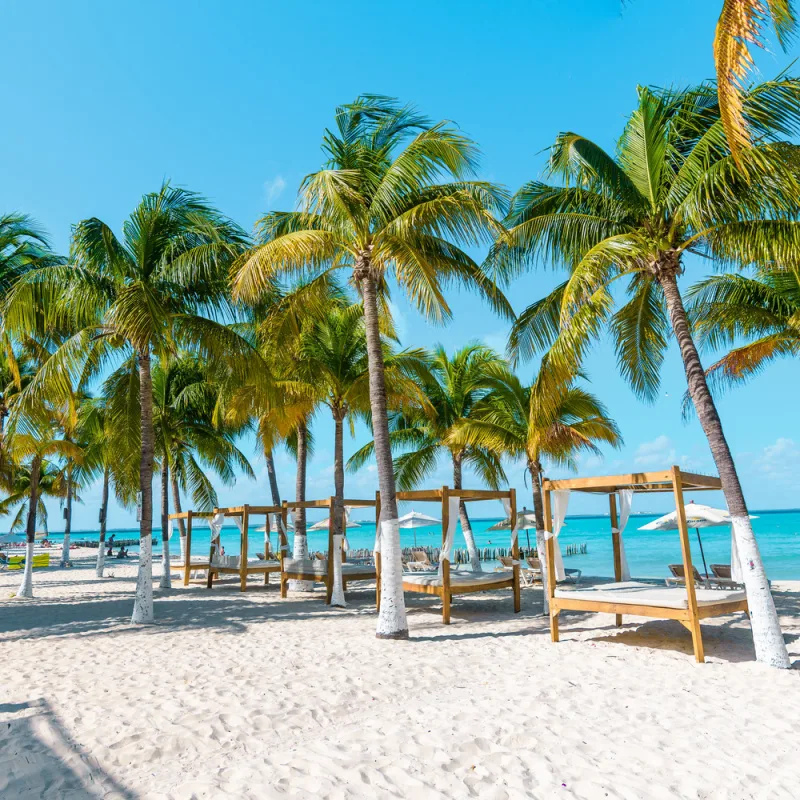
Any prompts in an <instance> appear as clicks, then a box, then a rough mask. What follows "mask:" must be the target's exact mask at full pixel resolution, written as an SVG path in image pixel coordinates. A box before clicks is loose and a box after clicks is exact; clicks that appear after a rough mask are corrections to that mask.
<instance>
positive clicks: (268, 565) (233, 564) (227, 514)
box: [206, 505, 283, 592]
mask: <svg viewBox="0 0 800 800" xmlns="http://www.w3.org/2000/svg"><path fill="white" fill-rule="evenodd" d="M261 515H263V516H264V517H265V519H266V522H265V525H266V526H267V530H269V525H270V517H271V516H273V515H276V516H277V517H280V518H282V517H283V508H282V507H281V506H251V505H243V506H235V507H231V508H215V509H214V519H215V521H216V523H217V524H218V525H220V527H221V526H222V523H223V522H224V520H225V519H233V520H234V521H235V522H236V524H237V526H238V527H239V541H240V547H239V555H238V556H227V555H226V556H220V555H219V553H218V548H217V544H216V540H215V539H214V538H212V540H211V552H210V554H209V557H208V560H209V563H210V568H209V571H208V581H207V584H206V585H207V586H208V588H209V589H211V588H212V586H213V583H214V576H215V575H217V576H219V575H238V576H239V588H240V589H241V591H243V592H246V591H247V576H248V575H263V576H264V583H265V584H266V583H269V576H270V573H272V572H280V571H281V555H280V553H279V554H278V558H277V559H275V560H272V559H270V558H269V555H270V554H269V553H268V552H265V553H264V558H263V559H262V558H258V559H250V558H249V557H248V552H249V551H248V548H249V531H248V528H249V526H250V520H251V519H252V517H254V516H261Z"/></svg>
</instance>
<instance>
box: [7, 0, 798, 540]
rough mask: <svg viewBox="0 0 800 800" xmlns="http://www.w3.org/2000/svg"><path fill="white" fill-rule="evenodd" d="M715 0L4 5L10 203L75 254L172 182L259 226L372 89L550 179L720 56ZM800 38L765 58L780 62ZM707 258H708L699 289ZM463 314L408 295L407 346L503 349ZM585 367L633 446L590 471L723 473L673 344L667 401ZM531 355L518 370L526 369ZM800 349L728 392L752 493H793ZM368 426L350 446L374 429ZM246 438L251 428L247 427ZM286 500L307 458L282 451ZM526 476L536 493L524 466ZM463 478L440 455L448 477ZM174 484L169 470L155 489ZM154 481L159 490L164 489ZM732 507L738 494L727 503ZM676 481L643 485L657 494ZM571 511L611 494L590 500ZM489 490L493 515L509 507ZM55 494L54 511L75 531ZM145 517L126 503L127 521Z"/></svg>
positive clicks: (227, 491) (315, 490)
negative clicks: (553, 154)
mask: <svg viewBox="0 0 800 800" xmlns="http://www.w3.org/2000/svg"><path fill="white" fill-rule="evenodd" d="M719 5H720V3H719V2H717V1H716V0H711V1H708V0H707V1H706V2H702V3H698V2H696V1H695V2H685V0H670V2H666V0H663V2H662V1H656V0H638V2H627V3H625V4H624V5H623V3H622V2H621V0H574V1H573V2H563V0H560V1H559V0H533V1H531V0H518V2H495V3H488V2H483V3H481V2H474V1H470V0H461V2H455V0H440V1H439V2H436V3H429V2H420V1H419V0H413V1H412V2H404V3H382V4H376V3H373V2H369V3H368V2H366V1H364V2H351V1H350V2H349V1H347V0H343V1H342V2H338V3H325V2H307V3H304V4H303V5H302V8H301V7H299V6H298V5H297V4H295V3H289V2H279V3H278V2H257V1H256V0H250V1H245V0H238V1H237V0H234V1H233V2H227V3H221V2H209V1H208V0H206V1H202V0H201V1H200V2H198V1H197V0H194V2H187V1H186V0H172V1H171V2H170V3H163V2H153V1H152V0H145V1H143V2H135V3H134V2H131V1H130V0H124V1H123V0H120V1H119V2H116V3H103V2H100V1H99V0H97V1H96V2H78V0H76V1H75V2H72V3H61V2H33V1H32V2H16V1H15V0H11V2H7V3H5V4H4V11H3V33H4V35H3V47H2V49H0V72H1V74H3V75H4V76H5V81H4V93H5V98H4V102H3V109H4V114H3V124H2V125H0V211H3V212H4V211H22V212H25V213H28V214H32V215H33V216H34V217H35V218H36V219H38V220H39V222H40V223H41V224H42V225H44V226H45V227H46V228H47V230H48V231H49V232H50V234H51V236H52V239H53V242H54V244H55V246H56V247H57V248H58V249H60V250H62V251H65V250H66V249H67V246H68V242H69V232H70V225H71V224H73V223H75V222H77V221H79V220H80V219H83V218H85V217H89V216H98V217H100V218H102V219H103V220H105V221H106V222H108V223H109V224H111V225H112V227H114V228H115V229H119V227H120V226H121V223H122V221H123V219H124V218H125V216H126V215H127V214H128V213H129V211H130V210H131V209H132V208H133V207H134V205H135V204H136V202H137V201H138V199H139V198H140V197H141V195H142V194H143V193H145V192H147V191H151V190H153V189H154V188H156V187H157V186H158V185H159V184H160V182H161V181H162V179H164V178H170V179H171V180H172V181H173V182H174V183H177V184H180V185H183V186H186V187H188V188H191V189H194V190H197V191H200V192H202V193H204V194H205V195H206V196H208V197H209V198H210V199H211V200H212V201H213V202H214V203H215V204H216V205H217V206H218V207H219V208H220V209H222V210H223V211H224V212H225V213H226V214H228V215H229V216H231V217H233V218H234V219H236V220H237V221H238V222H239V223H240V224H242V225H243V226H245V227H246V228H250V227H251V226H252V224H253V223H254V221H255V220H256V219H257V218H258V217H259V215H260V214H262V213H263V212H264V211H266V210H268V209H272V208H288V207H291V206H292V205H293V203H294V197H295V192H296V188H297V186H298V184H299V181H300V179H301V178H302V177H303V175H305V174H306V173H308V172H310V171H312V170H314V169H316V168H318V167H319V165H320V161H321V156H320V150H319V143H320V139H321V135H322V131H323V129H324V128H325V126H326V125H329V124H330V123H331V121H332V115H333V110H334V107H335V106H336V105H337V104H339V103H343V102H347V101H349V100H351V99H353V98H354V97H355V96H356V95H358V94H359V93H362V92H372V93H380V94H387V95H393V96H396V97H399V98H400V99H402V100H403V101H407V102H414V103H416V104H417V105H418V106H419V108H420V109H421V110H423V111H424V112H425V113H427V114H428V115H429V116H431V117H433V118H435V119H442V118H447V119H451V120H453V121H455V122H456V123H457V124H458V125H459V126H460V127H461V128H462V129H463V130H464V131H465V132H466V133H468V134H469V135H470V136H472V137H473V138H474V139H475V140H476V141H477V142H478V143H479V144H480V146H481V148H482V151H483V153H484V158H483V166H482V170H481V176H482V177H483V178H485V179H488V180H492V181H496V182H499V183H503V184H505V185H507V186H508V187H510V188H511V189H516V188H517V187H518V186H519V185H520V184H521V183H522V182H524V181H525V180H529V179H531V178H534V177H537V176H539V175H540V173H541V169H542V165H543V155H542V150H543V148H545V147H547V146H548V145H549V144H550V143H551V142H552V141H553V139H554V137H555V136H556V134H557V133H558V132H559V131H563V130H574V131H577V132H580V133H581V134H583V135H586V136H589V137H591V138H593V139H594V140H595V141H597V142H598V143H600V144H602V145H603V146H605V147H608V148H611V147H613V143H614V140H615V139H616V137H617V135H618V134H619V131H620V130H621V126H622V124H623V122H624V118H625V116H626V114H627V113H628V112H629V111H630V110H631V108H632V107H633V105H634V102H635V89H636V85H637V84H656V85H670V84H674V85H687V84H690V83H693V82H697V81H699V80H702V79H704V78H707V77H709V76H711V75H712V73H713V61H712V54H711V42H712V38H713V33H714V25H715V22H716V14H717V13H718V8H719ZM793 55H796V54H792V53H790V54H789V55H784V54H783V53H781V52H780V51H779V50H776V51H775V52H766V53H765V54H763V55H762V56H761V57H760V59H759V66H760V68H761V71H762V75H763V76H764V77H770V76H772V75H774V74H775V73H776V72H778V71H779V70H780V69H782V68H784V67H785V66H786V65H787V64H788V63H789V62H790V60H791V57H792V56H793ZM707 270H708V267H707V266H706V265H702V264H700V265H698V264H692V265H690V268H689V270H688V272H687V275H686V277H685V278H684V279H683V283H684V285H686V286H688V285H689V284H690V283H691V282H692V281H694V280H697V279H698V278H700V277H702V276H703V275H704V274H705V273H706V272H707ZM556 279H557V275H555V274H553V273H548V272H537V273H530V274H528V275H526V276H524V277H522V278H520V279H519V280H518V281H517V282H516V283H515V284H514V286H513V287H512V288H511V290H510V291H509V297H510V298H511V299H512V302H513V303H514V305H515V308H516V309H517V310H521V309H522V308H523V307H524V306H525V305H527V304H528V303H530V302H532V301H533V300H535V299H537V298H539V297H541V296H542V295H543V294H544V293H545V292H546V291H547V290H548V289H549V288H550V287H551V286H552V285H553V284H554V282H555V281H556ZM450 297H451V300H452V306H453V310H454V314H455V317H454V320H453V322H451V323H450V324H449V325H447V326H445V327H438V328H436V327H432V326H430V325H428V324H427V323H426V322H425V321H424V320H422V319H421V318H420V317H419V315H417V314H416V312H415V311H413V310H412V309H411V308H410V307H409V306H408V304H407V303H405V302H404V300H403V298H402V297H400V296H399V295H397V294H396V295H395V298H394V299H395V306H396V313H397V317H398V326H399V329H400V331H401V333H402V334H403V341H404V344H407V345H410V346H413V345H429V344H431V343H433V342H436V341H440V342H443V343H444V344H445V345H446V346H447V347H448V348H450V349H454V348H456V347H458V346H459V345H461V344H463V343H465V342H467V341H470V340H482V341H485V342H486V343H488V344H491V345H492V346H495V347H498V348H502V347H503V346H504V344H505V336H506V331H507V327H506V325H505V324H504V323H503V322H502V321H500V320H499V319H498V318H497V317H495V316H493V315H492V313H491V312H490V311H489V310H488V309H487V308H486V307H485V306H483V305H482V303H481V302H480V301H479V300H477V299H476V298H475V297H471V296H466V295H460V294H457V293H453V294H452V295H451V296H450ZM588 370H589V374H590V378H591V381H592V387H593V389H594V391H595V392H596V393H597V394H598V395H599V396H600V398H601V399H602V400H603V401H604V402H605V403H606V404H607V405H608V407H609V409H610V412H611V414H612V415H613V416H614V417H615V418H616V420H617V421H618V423H619V424H620V427H621V429H622V432H623V435H624V437H625V446H624V448H623V449H621V450H620V451H617V452H610V453H608V454H607V455H606V457H605V459H604V461H599V460H597V459H593V458H592V459H586V460H584V462H583V463H582V465H581V470H582V472H583V473H584V474H593V473H594V474H597V473H601V472H605V471H608V472H618V471H628V470H632V469H643V468H659V467H663V466H666V465H669V464H672V463H677V464H679V465H682V466H685V467H686V468H687V469H696V470H699V471H708V472H711V471H713V464H712V462H711V459H710V455H709V452H708V448H707V446H706V444H705V440H704V438H703V436H702V433H701V431H700V428H699V426H698V425H697V423H696V422H695V421H690V422H689V423H688V424H686V423H684V422H683V421H682V419H681V414H680V403H681V397H682V394H683V391H684V388H685V380H684V376H683V371H682V367H681V365H680V362H679V359H678V357H677V352H676V349H675V348H674V346H673V348H672V349H671V351H670V355H669V358H668V360H667V363H666V365H665V369H664V375H663V377H664V380H663V391H662V394H661V397H660V398H659V400H658V401H657V402H656V404H655V405H653V406H646V405H643V404H642V403H640V402H639V401H638V400H636V399H635V398H634V397H633V395H632V394H631V392H630V390H629V389H628V388H627V386H626V385H625V384H624V382H623V381H622V380H621V379H620V377H619V376H618V374H617V371H616V367H615V360H614V355H613V352H612V351H611V349H610V348H609V347H608V346H607V345H606V344H605V343H601V344H600V345H598V347H597V348H596V350H595V352H594V353H593V354H592V356H591V358H590V360H589V363H588ZM530 373H531V369H530V368H526V367H524V366H523V367H522V368H521V369H520V374H521V375H522V376H523V377H525V376H527V375H530ZM799 384H800V382H799V381H798V378H797V370H796V364H792V363H790V362H788V361H787V362H784V363H782V364H776V365H774V366H772V367H770V368H769V369H768V370H767V371H766V372H765V373H764V375H763V376H761V377H759V378H758V380H757V381H755V382H754V383H752V384H751V385H749V386H747V387H744V388H742V389H739V390H737V391H736V392H733V393H730V394H728V395H727V396H725V397H723V398H721V400H720V409H721V413H722V418H723V424H724V425H725V429H726V432H727V435H728V438H729V440H730V443H731V447H732V449H733V451H734V454H735V456H736V458H737V462H738V464H739V468H740V471H741V474H742V478H743V481H744V483H745V490H746V495H747V497H748V500H749V503H750V505H751V507H753V508H774V507H790V506H797V505H798V501H797V498H796V494H797V489H798V484H800V480H799V479H798V477H797V476H798V474H800V435H798V434H797V433H796V431H795V420H796V415H795V414H794V408H795V402H794V401H792V400H791V398H792V397H796V396H797V391H798V388H800V385H799ZM315 430H316V436H317V453H316V456H315V458H314V460H313V463H312V464H311V465H310V469H309V496H314V495H316V496H325V495H328V494H330V493H331V491H332V467H331V462H332V449H333V433H332V426H331V424H330V422H329V420H328V419H327V418H326V417H325V416H324V415H322V414H321V415H320V416H319V418H318V419H317V421H316V423H315ZM365 436H366V433H365V432H364V431H363V430H362V431H360V432H359V436H358V438H357V439H356V441H354V442H347V443H346V448H347V453H348V454H349V452H352V451H353V450H354V449H355V448H356V447H357V446H358V445H359V444H360V443H361V442H363V441H364V440H365ZM244 447H245V449H246V450H247V451H248V452H249V451H251V450H252V448H251V445H250V444H249V443H245V444H244ZM253 463H254V467H255V470H256V472H257V474H258V476H259V478H258V481H257V482H256V483H251V482H248V481H244V480H243V481H240V482H239V483H238V484H237V486H235V487H233V488H224V487H221V488H220V499H221V502H223V503H228V502H231V503H234V502H235V503H239V502H243V501H245V502H246V501H249V502H259V501H263V500H264V498H265V497H266V496H267V491H268V490H267V486H266V481H265V472H264V469H263V462H262V461H260V460H259V459H258V457H257V456H256V455H254V458H253ZM278 466H279V469H280V475H279V479H280V484H281V490H282V492H283V494H284V496H286V497H288V496H289V492H290V491H293V486H294V464H293V462H292V461H291V459H290V458H289V457H288V456H287V455H286V454H280V455H279V457H278ZM511 477H512V479H513V480H512V482H513V484H514V485H515V486H517V488H518V490H519V491H520V492H521V493H522V494H521V495H520V496H521V498H527V497H528V495H529V490H527V489H525V487H524V484H523V479H522V474H521V472H520V471H519V470H516V469H515V470H511ZM450 481H451V475H450V474H449V471H448V469H447V465H445V464H442V465H441V469H440V471H439V473H437V475H436V476H434V477H433V478H432V480H431V485H441V484H442V483H447V482H450ZM156 489H157V485H156ZM374 489H375V475H374V471H371V470H369V469H367V470H364V471H363V472H362V473H361V474H360V475H358V476H355V477H353V478H348V491H347V493H348V495H351V496H353V495H355V494H359V493H367V492H371V491H374ZM156 496H157V495H156ZM98 499H99V490H98V487H91V488H89V489H88V490H87V491H86V492H85V493H84V500H85V503H84V505H82V506H78V508H77V509H76V514H75V517H76V519H75V527H76V528H78V529H80V528H87V527H94V524H95V521H96V519H97V504H98ZM715 501H716V502H721V500H720V499H719V498H715ZM665 504H668V500H667V499H666V498H660V499H658V498H646V499H643V500H642V503H641V508H642V509H648V510H650V509H660V508H662V507H664V505H665ZM571 510H573V511H576V512H577V511H586V512H589V511H593V510H603V506H602V505H601V502H600V501H599V500H597V499H595V498H581V499H580V500H576V501H575V503H574V504H573V508H572V509H571ZM499 511H500V509H499V506H498V507H497V508H493V507H490V506H487V508H486V509H485V510H482V511H481V512H478V513H479V514H480V515H487V516H488V515H496V514H498V513H499ZM57 516H58V511H57V509H56V508H55V507H54V508H53V513H52V516H51V525H52V527H53V528H54V529H56V528H60V523H59V521H57ZM133 519H134V517H133V515H132V514H131V513H130V512H128V511H126V510H124V509H121V508H116V507H115V508H112V509H111V512H110V518H109V521H110V525H111V526H112V527H122V526H125V525H127V524H129V523H130V522H131V521H132V520H133Z"/></svg>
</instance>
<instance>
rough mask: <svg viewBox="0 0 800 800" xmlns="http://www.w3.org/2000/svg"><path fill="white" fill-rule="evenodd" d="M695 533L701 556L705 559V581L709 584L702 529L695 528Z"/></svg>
mask: <svg viewBox="0 0 800 800" xmlns="http://www.w3.org/2000/svg"><path fill="white" fill-rule="evenodd" d="M694 532H695V533H696V534H697V544H699V545H700V556H701V557H702V559H703V569H704V570H705V574H706V577H705V580H706V583H708V567H707V566H706V554H705V553H704V552H703V540H702V539H701V538H700V528H695V529H694Z"/></svg>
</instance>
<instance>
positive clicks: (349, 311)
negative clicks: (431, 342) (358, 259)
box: [298, 302, 423, 606]
mask: <svg viewBox="0 0 800 800" xmlns="http://www.w3.org/2000/svg"><path fill="white" fill-rule="evenodd" d="M298 355H299V359H298V364H299V365H300V366H301V368H302V369H301V373H302V377H303V380H304V383H305V384H306V385H307V386H308V387H309V393H311V392H313V393H315V394H316V397H317V401H318V402H319V403H320V404H321V405H324V406H327V407H328V409H329V410H330V412H331V416H332V417H333V424H334V447H333V452H334V456H333V482H334V498H335V499H334V508H333V533H334V535H341V534H342V533H343V532H344V531H343V527H342V525H343V520H344V511H345V509H344V426H345V423H349V425H350V432H351V435H352V434H354V432H355V430H354V423H355V419H356V418H357V417H361V418H362V419H364V420H369V413H370V396H369V358H368V353H367V336H366V330H365V325H364V313H363V308H362V306H361V304H353V305H348V304H346V303H341V302H340V303H338V304H332V305H331V307H330V308H329V309H328V311H327V313H326V314H325V315H324V316H322V317H321V318H319V319H310V320H309V321H308V324H307V325H306V328H305V329H304V330H303V332H302V334H301V336H300V342H299V353H298ZM422 356H423V354H422V352H421V351H403V352H401V353H394V352H393V351H392V350H391V347H390V346H389V343H388V342H387V341H384V342H383V362H384V375H385V380H386V389H387V404H388V405H389V406H390V407H401V406H403V405H405V404H408V403H413V401H414V399H415V398H416V397H417V396H418V394H419V393H418V391H417V387H416V384H415V383H414V381H413V380H412V379H411V377H410V374H411V373H412V372H415V371H416V370H417V368H418V367H419V364H420V359H421V358H422ZM338 577H339V580H338V581H336V582H335V587H336V590H335V591H334V596H333V598H332V603H333V604H334V605H339V606H344V604H345V601H344V593H343V592H341V591H340V590H341V587H342V581H341V575H339V576H338Z"/></svg>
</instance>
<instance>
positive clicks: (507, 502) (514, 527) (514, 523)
mask: <svg viewBox="0 0 800 800" xmlns="http://www.w3.org/2000/svg"><path fill="white" fill-rule="evenodd" d="M500 502H501V503H502V504H503V508H504V509H505V512H506V516H507V517H508V519H509V520H510V522H511V553H512V556H513V553H514V545H515V544H516V541H517V537H518V536H519V529H518V526H519V517H518V516H517V515H515V516H514V519H511V499H510V498H508V497H503V498H501V500H500ZM511 563H512V564H514V565H517V564H519V561H516V560H514V561H512V562H511Z"/></svg>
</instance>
